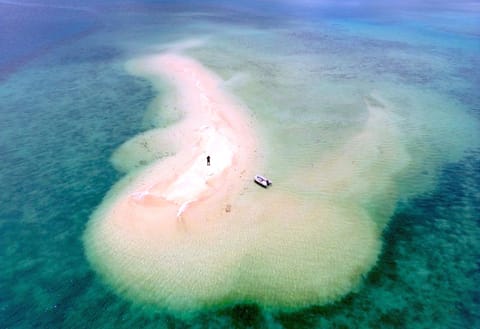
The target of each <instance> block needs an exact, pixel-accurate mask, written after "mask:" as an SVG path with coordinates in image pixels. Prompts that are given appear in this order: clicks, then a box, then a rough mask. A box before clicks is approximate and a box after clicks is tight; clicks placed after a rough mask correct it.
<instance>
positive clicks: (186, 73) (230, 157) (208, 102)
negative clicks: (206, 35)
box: [108, 53, 257, 237]
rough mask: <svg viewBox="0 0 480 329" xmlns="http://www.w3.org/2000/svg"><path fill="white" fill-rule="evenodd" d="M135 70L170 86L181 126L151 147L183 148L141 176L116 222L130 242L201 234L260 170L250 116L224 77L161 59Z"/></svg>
mask: <svg viewBox="0 0 480 329" xmlns="http://www.w3.org/2000/svg"><path fill="white" fill-rule="evenodd" d="M128 68H129V70H130V71H131V72H133V73H134V74H137V75H140V76H144V77H148V78H149V79H152V80H155V79H162V80H163V81H166V82H168V83H169V84H171V85H172V87H173V88H174V90H175V104H176V107H177V108H178V110H179V111H180V112H181V119H180V120H179V121H178V122H177V123H175V124H174V125H172V126H170V127H169V128H167V129H163V130H155V131H153V133H151V134H150V143H152V144H154V143H158V144H161V145H163V144H169V145H176V150H175V154H174V155H173V156H170V157H167V158H162V159H160V160H158V161H154V163H152V164H150V165H149V167H148V169H146V170H145V171H143V172H142V173H141V174H140V175H138V176H137V177H136V178H135V179H134V181H133V182H131V183H130V184H131V185H130V186H129V188H128V189H127V190H126V191H125V193H123V194H122V195H120V196H119V197H118V198H117V199H116V200H115V204H114V205H112V207H111V210H110V212H109V214H108V217H110V219H109V220H113V221H116V222H118V224H119V225H121V226H122V227H124V228H125V227H129V228H130V229H129V231H130V232H131V234H135V235H136V234H138V230H141V231H142V232H143V234H154V235H155V236H156V237H158V236H164V237H168V236H169V232H170V233H171V231H172V230H177V229H178V226H179V225H181V226H182V227H184V226H185V225H188V226H189V227H190V228H191V229H194V227H196V226H197V227H198V225H202V224H201V223H202V221H204V220H206V219H207V218H208V219H209V220H210V221H212V220H215V219H217V218H219V217H220V215H223V214H224V213H225V211H226V209H227V210H228V211H230V210H231V208H230V206H229V201H228V200H229V199H230V198H232V197H233V196H235V193H238V191H240V190H241V188H242V186H243V185H244V184H246V182H247V181H248V182H250V181H251V177H252V175H253V169H254V168H253V166H254V165H255V164H256V163H257V161H255V158H254V152H255V150H256V148H257V146H256V143H257V142H256V140H255V137H254V131H253V128H252V126H251V122H250V121H249V118H248V114H247V111H246V109H245V108H243V107H242V105H241V104H239V103H238V102H236V101H235V100H234V99H233V98H232V97H230V96H229V95H228V93H226V92H225V91H224V90H222V81H221V80H220V79H219V78H218V77H216V76H215V75H214V74H213V73H212V72H210V71H208V70H207V69H206V68H204V67H203V66H202V65H201V64H199V63H198V62H196V61H195V60H193V59H191V58H187V57H185V56H182V55H178V54H174V53H167V54H160V55H154V56H149V57H144V58H141V59H136V60H134V61H132V62H130V63H129V64H128ZM207 156H209V157H210V159H211V160H210V164H209V165H208V164H207ZM121 157H122V155H121V154H119V155H118V156H117V161H122V160H121ZM125 157H128V154H127V155H125ZM118 158H120V160H118ZM125 214H128V215H127V216H126V215H125Z"/></svg>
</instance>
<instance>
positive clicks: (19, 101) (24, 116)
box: [0, 1, 480, 328]
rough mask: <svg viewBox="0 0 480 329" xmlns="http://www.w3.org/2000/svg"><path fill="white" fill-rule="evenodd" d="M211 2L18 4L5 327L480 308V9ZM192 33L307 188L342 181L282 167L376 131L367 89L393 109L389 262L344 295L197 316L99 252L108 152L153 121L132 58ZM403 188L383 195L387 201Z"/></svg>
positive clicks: (409, 319) (3, 174) (1, 109)
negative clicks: (133, 283) (143, 291)
mask: <svg viewBox="0 0 480 329" xmlns="http://www.w3.org/2000/svg"><path fill="white" fill-rule="evenodd" d="M201 3H202V4H201V5H200V2H195V1H188V2H182V3H180V4H178V3H173V2H172V3H170V2H167V1H164V2H160V3H159V2H153V1H150V2H147V1H145V2H113V1H106V2H93V1H92V2H78V4H76V3H72V2H68V3H64V2H62V1H51V2H48V3H47V4H45V2H42V3H41V4H39V5H35V4H34V3H31V2H29V3H28V4H26V3H24V4H25V5H19V4H22V2H20V1H19V2H16V4H12V2H8V3H7V2H4V3H0V10H1V11H2V16H3V14H5V13H7V14H6V17H9V19H7V20H2V23H0V24H1V28H2V30H1V32H0V33H1V34H0V46H1V49H8V51H3V50H2V52H1V53H0V74H1V75H0V115H1V119H2V120H1V121H0V125H1V127H0V128H1V129H0V152H1V153H0V155H1V160H2V166H1V167H0V183H1V185H2V186H3V188H4V191H3V192H4V193H2V194H1V196H0V199H1V201H0V204H1V208H0V244H1V248H0V255H1V256H0V257H1V258H0V261H1V266H0V277H1V278H2V280H1V281H0V292H1V293H0V303H1V304H0V312H1V313H0V320H1V323H2V327H5V328H33V327H35V328H52V327H53V328H55V327H59V328H85V327H94V328H104V327H105V328H109V327H112V328H123V327H125V328H132V327H146V328H148V327H152V328H158V327H174V328H176V327H198V328H215V327H218V328H230V327H240V328H243V327H245V328H247V327H254V328H264V327H267V328H282V327H286V328H312V327H319V328H322V327H324V328H331V327H336V328H371V327H385V328H405V327H408V328H414V327H419V328H468V327H475V326H478V325H479V324H478V322H479V321H480V314H479V313H478V309H479V300H478V295H479V290H478V287H477V286H476V283H477V282H479V281H480V275H479V270H478V259H479V256H480V242H479V241H480V239H479V236H480V234H479V233H480V227H479V218H478V214H479V205H480V200H479V186H480V168H479V164H480V163H479V146H480V145H479V142H478V140H480V138H479V136H478V135H479V131H480V130H479V117H480V115H479V109H480V99H479V96H478V92H477V90H478V89H479V85H480V78H479V77H480V69H479V67H480V66H479V64H480V58H479V56H478V53H479V50H480V41H479V35H478V31H479V24H478V19H479V15H478V8H476V7H475V5H474V4H468V3H464V4H462V5H463V6H462V5H455V6H454V7H451V8H448V7H447V6H444V5H443V4H441V3H434V4H431V5H430V6H426V7H425V6H419V5H416V4H410V5H408V6H406V5H404V6H400V5H399V6H392V8H385V7H383V8H382V7H381V6H379V4H374V3H372V2H365V3H363V4H362V5H360V6H333V5H331V4H323V5H316V6H312V4H304V5H292V4H289V3H288V2H287V1H284V2H274V1H260V2H253V3H249V4H245V5H242V6H233V5H231V4H228V3H227V2H213V1H211V2H210V1H209V2H201ZM186 40H187V41H188V40H190V43H197V44H198V46H197V47H193V48H190V49H188V50H186V51H185V52H186V53H187V54H189V55H191V56H192V57H194V58H196V59H198V60H199V61H200V62H202V63H203V64H204V65H206V66H207V67H208V68H210V69H211V70H213V71H215V72H216V73H217V74H219V75H220V76H221V77H222V78H223V79H224V80H225V81H227V82H226V86H227V88H229V89H230V90H231V91H232V92H233V93H234V94H235V95H236V96H237V97H238V98H239V99H240V100H242V101H243V102H244V103H245V104H246V105H247V106H248V107H249V109H250V110H251V112H252V116H253V117H254V119H255V121H256V124H257V125H258V126H259V127H261V134H262V139H263V141H264V143H265V145H266V147H267V148H266V150H268V151H267V152H265V154H263V155H262V156H263V157H265V160H266V163H267V165H266V168H265V169H266V172H268V173H269V175H270V176H271V177H272V178H274V181H275V182H276V184H275V185H276V186H277V182H278V188H279V189H283V190H285V191H286V192H288V193H291V194H292V195H295V196H296V197H298V198H300V199H301V200H306V202H308V200H317V199H316V198H319V197H320V198H321V197H322V193H327V194H328V191H327V192H325V191H318V189H316V185H315V184H305V183H301V182H297V183H294V184H293V183H291V181H288V182H282V180H283V178H284V177H292V176H293V177H295V175H297V174H298V173H301V172H309V173H310V172H313V170H314V168H315V166H316V165H317V163H318V162H320V161H322V160H323V159H324V158H325V157H327V156H328V155H329V154H330V152H332V151H334V150H337V149H338V148H340V147H341V145H343V144H344V143H346V142H347V141H348V140H349V139H350V138H351V137H352V136H354V135H355V134H356V133H358V132H359V131H361V129H362V127H363V126H364V123H365V120H366V117H367V112H366V108H365V102H364V99H365V98H369V99H370V98H372V97H373V98H374V99H380V100H381V101H382V102H383V104H384V105H385V104H387V105H386V106H387V107H388V109H389V111H391V112H392V113H393V114H394V117H395V120H394V123H395V127H396V128H397V129H398V130H399V131H400V132H401V134H402V137H401V145H402V147H404V148H405V149H406V150H407V152H408V154H409V157H410V161H409V165H408V167H407V168H405V169H404V170H402V171H401V172H398V173H396V175H395V177H394V183H393V184H392V190H394V192H395V193H393V194H392V195H393V196H391V197H394V198H395V199H394V200H395V203H394V205H395V207H396V208H395V211H394V214H393V216H392V217H391V220H390V222H389V224H388V225H387V227H386V229H385V231H384V232H383V234H382V240H383V251H382V253H381V254H380V256H379V260H378V262H377V265H376V266H375V267H374V268H373V269H372V271H371V272H370V273H369V274H368V275H367V276H366V278H365V280H364V283H363V285H361V286H360V287H359V288H358V289H356V291H355V292H353V293H351V294H349V295H347V296H346V297H345V298H344V299H342V300H341V301H339V302H336V303H334V304H331V305H328V306H313V307H309V308H306V309H303V310H299V311H295V312H293V313H292V312H283V311H281V310H280V311H278V310H276V311H270V310H268V309H264V308H262V307H260V306H257V305H254V304H249V305H236V306H226V307H225V308H221V309H219V310H216V311H205V312H200V313H199V314H197V315H194V316H192V317H191V318H188V319H185V318H184V317H183V316H180V315H178V314H175V313H172V312H167V311H164V310H163V309H162V308H161V307H159V306H157V305H153V306H152V305H149V306H146V305H143V304H141V303H136V302H135V301H133V302H132V301H130V300H128V299H124V298H123V297H121V295H118V294H117V293H116V291H115V289H111V287H109V285H108V284H106V283H105V282H104V281H103V280H102V279H101V278H100V277H99V276H98V275H97V273H96V272H95V271H94V269H93V268H92V267H91V265H90V263H89V262H88V261H87V260H86V257H85V255H84V245H83V242H82V236H83V234H84V230H85V226H86V224H87V222H88V219H89V217H90V215H91V214H92V212H93V210H94V209H95V208H96V207H97V206H98V205H99V204H100V202H101V201H102V198H103V197H104V196H105V194H106V192H107V191H108V190H109V189H110V188H111V186H112V185H113V184H114V183H115V182H116V181H118V179H119V178H120V177H121V174H120V173H118V172H116V171H115V170H114V168H113V167H112V165H111V163H110V161H109V159H110V156H111V155H112V154H113V152H114V151H115V149H116V148H117V147H118V146H119V145H121V144H122V143H124V142H125V141H126V140H128V139H129V138H131V137H133V136H135V135H136V134H138V133H140V132H141V131H143V130H145V128H147V127H149V126H150V124H151V121H150V120H148V119H145V114H146V113H147V108H148V106H149V104H150V102H151V101H152V100H153V98H154V97H155V93H156V92H155V91H154V90H153V88H152V86H151V85H150V83H149V82H148V81H146V80H143V79H140V78H138V77H135V76H132V75H129V74H128V73H127V72H126V71H125V68H124V63H125V61H126V60H128V59H130V58H132V57H135V56H137V55H141V54H144V53H149V52H152V51H161V50H162V49H164V48H165V47H164V46H162V45H165V44H172V43H176V42H179V41H186ZM192 40H193V41H192ZM164 124H166V123H164ZM366 158H368V157H366ZM390 160H392V159H390ZM391 163H392V162H391V161H387V162H386V163H382V162H381V161H380V164H379V165H378V166H379V167H378V168H380V169H385V168H386V167H385V166H382V164H383V165H390V166H391ZM312 168H313V169H312ZM391 197H387V198H386V199H388V202H386V201H385V200H383V199H382V198H379V197H375V198H366V199H365V200H366V201H365V202H367V203H368V202H370V203H368V204H366V205H365V207H366V208H367V209H368V210H369V211H370V212H371V213H372V214H382V213H385V212H386V213H388V212H389V211H390V209H386V208H388V207H387V206H386V204H387V205H389V204H390V203H391ZM359 199H361V198H359ZM372 200H373V201H372ZM373 217H374V218H375V216H373ZM292 220H294V219H292ZM297 265H298V267H301V266H302V263H301V262H299V263H298V264H297Z"/></svg>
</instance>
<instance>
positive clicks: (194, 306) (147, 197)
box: [84, 52, 409, 312]
mask: <svg viewBox="0 0 480 329" xmlns="http://www.w3.org/2000/svg"><path fill="white" fill-rule="evenodd" d="M127 66H128V70H129V71H130V72H132V73H133V74H135V75H139V76H143V77H145V78H147V79H149V80H151V81H152V82H153V83H154V84H156V83H160V81H166V82H168V83H169V84H170V85H171V86H172V87H173V90H174V93H173V96H172V97H170V98H169V102H171V104H169V106H171V107H172V106H173V107H176V108H177V109H178V111H180V113H181V118H180V120H178V121H177V122H176V123H174V124H172V125H170V126H168V127H166V128H156V129H153V130H150V131H147V132H145V133H143V134H141V135H139V136H137V137H135V138H134V139H132V140H130V141H128V142H126V143H125V144H124V145H123V146H121V147H120V148H119V150H118V151H117V152H116V153H115V155H114V157H113V159H112V160H113V163H114V164H115V165H116V167H117V168H119V170H123V171H126V172H128V171H130V173H129V174H128V175H127V176H126V177H125V178H123V179H122V180H121V181H120V182H119V183H117V184H116V185H115V186H114V187H113V188H112V190H111V191H110V192H109V193H108V195H107V196H106V197H105V200H104V201H103V203H102V204H101V205H100V207H99V208H98V209H97V210H96V211H95V213H94V214H93V215H92V218H91V220H90V222H89V224H88V227H87V230H86V233H85V236H84V241H85V248H86V254H87V257H88V259H89V260H90V262H91V263H92V264H93V266H94V268H95V269H96V270H97V271H98V272H99V273H100V274H101V275H102V277H103V278H104V280H105V281H106V282H108V283H109V284H110V285H111V286H112V287H113V288H114V289H115V290H116V291H118V292H119V293H121V294H123V295H125V296H127V297H129V298H130V299H133V300H135V301H140V302H142V303H148V304H156V305H158V306H160V307H162V308H168V309H172V310H175V311H180V312H182V311H183V312H189V311H192V310H198V309H202V308H208V307H217V306H224V305H228V304H234V303H239V302H254V303H258V304H260V305H263V306H265V307H270V308H282V309H297V308H300V307H305V306H308V305H316V304H326V303H330V302H333V301H336V300H338V299H340V298H341V297H343V296H344V295H346V294H347V293H349V292H351V291H352V290H355V289H357V288H358V287H359V284H360V283H361V282H362V278H363V277H364V276H365V275H366V274H367V273H368V272H369V270H370V269H371V268H372V267H373V266H374V265H375V263H376V261H377V258H378V255H379V253H380V251H381V233H382V230H383V229H384V227H385V224H386V223H387V222H388V220H389V218H390V216H391V215H392V213H393V210H394V207H395V203H396V200H397V195H396V192H395V183H394V180H393V178H394V177H395V175H396V174H397V173H399V172H400V171H401V170H402V169H403V168H404V167H405V166H406V165H407V164H408V162H409V155H408V154H407V152H406V150H405V148H404V147H403V145H402V142H401V141H402V137H401V133H400V132H399V131H398V129H397V127H396V126H395V125H394V123H393V122H394V120H392V115H393V114H392V113H390V112H389V109H388V108H387V107H386V106H385V105H384V104H382V103H381V102H380V101H379V100H376V99H374V98H373V97H370V96H369V97H366V98H365V103H366V106H367V108H368V111H369V115H368V119H367V120H366V122H365V124H364V128H363V129H362V130H361V131H360V132H359V133H358V134H357V135H355V136H354V137H353V138H352V139H351V140H349V141H347V142H346V143H344V145H343V146H342V147H340V148H339V149H338V150H336V151H334V152H332V154H329V155H328V156H326V157H325V158H324V159H323V160H322V161H321V162H320V163H319V164H318V166H316V167H313V168H311V169H310V170H305V168H302V170H301V171H299V172H297V173H294V174H293V175H291V176H289V177H282V179H281V180H282V182H281V183H280V182H278V183H279V184H278V186H276V183H275V182H274V185H273V187H271V188H270V189H268V190H263V189H261V188H259V187H257V186H255V185H254V184H253V182H252V177H253V175H254V174H255V173H256V171H260V172H261V171H262V169H263V165H262V162H261V161H260V160H259V159H258V156H256V152H259V151H261V150H260V148H261V147H265V145H262V144H261V142H260V141H259V134H258V128H256V129H255V127H256V126H261V123H259V122H252V121H251V118H250V116H249V110H248V109H247V108H245V106H244V105H242V103H241V102H240V101H238V100H236V99H235V98H234V97H233V96H232V95H230V94H229V92H228V90H227V89H226V87H225V86H224V85H223V82H222V80H221V79H220V78H219V77H217V76H216V75H215V74H214V73H213V72H211V71H209V70H208V69H206V68H205V67H204V66H202V64H201V63H199V62H197V61H195V60H194V59H193V58H189V57H186V56H185V55H182V54H175V53H168V52H167V53H161V54H154V55H151V56H146V57H143V58H139V59H135V60H133V61H131V62H130V63H129V64H128V65H127ZM155 104H156V105H157V107H158V108H157V111H158V112H159V115H160V112H161V111H162V107H161V106H158V105H159V104H157V103H155ZM162 149H163V150H165V149H169V152H171V154H172V155H171V156H168V157H164V158H161V159H155V156H154V154H155V152H161V151H162ZM207 155H210V156H211V157H212V163H211V165H210V166H207V164H206V156H207ZM149 161H150V162H151V163H149V164H148V165H143V166H139V165H138V164H139V163H143V164H145V163H146V162H149ZM296 184H303V185H305V184H308V185H311V186H314V187H315V188H316V191H317V193H316V194H314V195H311V196H310V197H307V198H306V197H304V196H300V195H298V194H297V195H296V194H294V193H291V192H289V191H288V190H286V189H285V188H282V186H283V187H285V186H287V185H291V186H294V185H296ZM375 203H378V204H380V205H381V207H380V208H381V209H382V210H381V212H380V213H379V212H378V211H376V210H375V209H372V208H371V204H375Z"/></svg>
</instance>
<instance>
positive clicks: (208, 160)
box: [207, 155, 210, 166]
mask: <svg viewBox="0 0 480 329" xmlns="http://www.w3.org/2000/svg"><path fill="white" fill-rule="evenodd" d="M209 165H210V156H209V155H207V166H209Z"/></svg>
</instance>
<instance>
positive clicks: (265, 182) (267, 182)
mask: <svg viewBox="0 0 480 329" xmlns="http://www.w3.org/2000/svg"><path fill="white" fill-rule="evenodd" d="M253 180H254V181H255V183H257V184H258V185H260V186H262V187H265V188H267V187H268V186H269V185H272V181H271V180H269V179H267V178H266V177H264V176H262V175H255V178H254V179H253Z"/></svg>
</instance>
